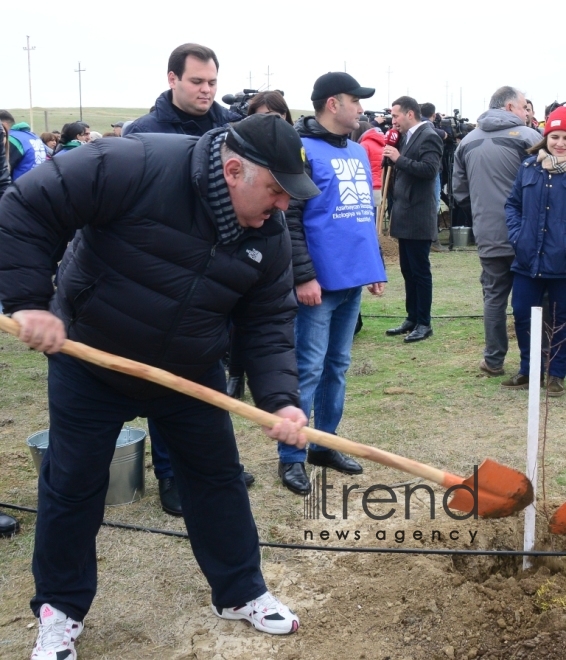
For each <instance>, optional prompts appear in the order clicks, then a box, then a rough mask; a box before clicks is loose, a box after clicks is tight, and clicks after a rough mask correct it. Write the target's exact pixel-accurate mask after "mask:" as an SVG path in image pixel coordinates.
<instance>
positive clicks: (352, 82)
mask: <svg viewBox="0 0 566 660" xmlns="http://www.w3.org/2000/svg"><path fill="white" fill-rule="evenodd" d="M336 94H351V95H352V96H357V97H358V98H359V99H369V98H370V97H371V96H373V95H374V94H375V88H374V87H361V86H360V83H359V82H358V81H357V80H356V79H355V78H353V77H352V76H351V75H350V74H349V73H346V72H345V71H329V72H328V73H325V74H324V75H323V76H320V78H317V79H316V81H315V83H314V87H313V90H312V94H311V101H323V100H324V99H329V98H330V97H331V96H336Z"/></svg>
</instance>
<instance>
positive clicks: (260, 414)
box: [0, 315, 463, 486]
mask: <svg viewBox="0 0 566 660" xmlns="http://www.w3.org/2000/svg"><path fill="white" fill-rule="evenodd" d="M19 329H20V326H19V325H18V323H16V321H14V320H12V319H9V318H8V317H6V316H2V315H0V330H4V331H5V332H8V333H10V334H12V335H14V336H16V337H17V336H18V335H19ZM61 353H65V354H67V355H71V356H73V357H75V358H78V359H79V360H84V361H85V362H90V363H92V364H96V365H98V366H99V367H104V368H106V369H111V370H113V371H119V372H121V373H123V374H128V375H130V376H136V377H137V378H143V379H144V380H149V381H151V382H153V383H157V384H158V385H163V386H164V387H168V388H170V389H172V390H175V391H176V392H181V393H182V394H187V395H189V396H192V397H194V398H195V399H200V400H201V401H205V402H206V403H210V404H211V405H213V406H216V407H218V408H223V409H224V410H228V411H229V412H231V413H234V414H235V415H239V416H240V417H245V418H246V419H249V420H251V421H252V422H256V423H257V424H260V425H262V426H267V427H269V428H271V427H273V426H274V425H275V424H277V423H278V422H280V421H281V417H278V416H277V415H273V414H271V413H268V412H265V411H264V410H260V409H259V408H254V407H253V406H250V405H248V404H247V403H244V402H243V401H238V400H237V399H232V398H230V397H229V396H226V395H225V394H221V393H220V392H217V391H216V390H212V389H210V388H208V387H204V385H199V384H198V383H193V382H192V381H190V380H187V379H186V378H181V377H180V376H175V375H174V374H172V373H169V372H168V371H164V370H163V369H158V368H157V367H150V366H149V365H147V364H143V363H141V362H136V361H135V360H129V359H127V358H123V357H119V356H117V355H112V354H111V353H105V352H104V351H100V350H98V349H96V348H91V347H90V346H87V345H86V344H81V343H79V342H75V341H71V340H70V339H67V340H66V341H65V343H64V344H63V347H62V348H61ZM302 430H303V432H304V434H305V435H306V436H307V438H308V439H309V440H310V441H312V442H315V443H316V444H318V445H322V446H323V447H327V448H328V449H336V450H338V451H342V452H346V453H348V454H352V455H353V456H358V457H360V458H366V459H368V460H370V461H374V462H376V463H381V464H382V465H387V466H388V467H392V468H395V469H397V470H401V471H402V472H408V473H409V474H413V475H416V476H417V477H422V478H423V479H427V480H428V481H433V482H434V483H437V484H440V485H444V486H446V485H453V484H454V483H461V482H462V481H463V479H462V478H461V477H456V476H455V475H451V474H449V473H446V472H443V471H442V470H438V469H437V468H433V467H432V466H430V465H424V464H423V463H418V462H417V461H413V460H411V459H409V458H404V457H402V456H397V455H396V454H391V453H389V452H387V451H383V450H381V449H377V448H375V447H369V446H367V445H363V444H361V443H359V442H353V441H352V440H346V438H341V437H339V436H336V435H331V434H330V433H325V432H324V431H319V430H317V429H313V428H310V427H308V426H307V427H305V428H304V429H302Z"/></svg>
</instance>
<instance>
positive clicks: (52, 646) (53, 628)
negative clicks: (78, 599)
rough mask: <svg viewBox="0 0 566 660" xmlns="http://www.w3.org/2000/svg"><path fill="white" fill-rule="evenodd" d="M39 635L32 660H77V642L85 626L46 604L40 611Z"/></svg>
mask: <svg viewBox="0 0 566 660" xmlns="http://www.w3.org/2000/svg"><path fill="white" fill-rule="evenodd" d="M38 622H39V634H38V636H37V641H36V642H35V646H34V647H33V652H32V654H31V660H76V658H77V652H76V650H75V640H76V639H77V637H78V636H79V635H80V634H81V632H82V631H83V627H84V626H83V624H82V622H79V621H73V619H71V618H70V617H68V616H67V615H66V614H65V613H64V612H61V611H60V610H58V609H56V608H55V607H52V606H51V605H48V604H47V603H45V604H44V605H42V606H41V609H40V610H39V619H38Z"/></svg>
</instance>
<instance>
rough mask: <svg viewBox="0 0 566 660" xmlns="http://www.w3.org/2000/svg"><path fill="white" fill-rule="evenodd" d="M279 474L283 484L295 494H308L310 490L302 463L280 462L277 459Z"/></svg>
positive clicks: (309, 483)
mask: <svg viewBox="0 0 566 660" xmlns="http://www.w3.org/2000/svg"><path fill="white" fill-rule="evenodd" d="M278 473H279V476H280V477H281V481H282V483H283V485H284V486H285V487H286V488H288V489H289V490H290V491H292V492H293V493H297V495H308V494H309V493H310V492H311V482H310V481H309V478H308V475H307V471H306V470H305V464H304V463H281V461H279V470H278Z"/></svg>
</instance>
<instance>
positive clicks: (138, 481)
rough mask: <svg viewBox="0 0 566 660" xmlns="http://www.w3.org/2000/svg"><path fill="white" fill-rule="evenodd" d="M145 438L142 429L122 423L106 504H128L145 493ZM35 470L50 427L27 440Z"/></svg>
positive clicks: (111, 466) (47, 438) (46, 442)
mask: <svg viewBox="0 0 566 660" xmlns="http://www.w3.org/2000/svg"><path fill="white" fill-rule="evenodd" d="M145 438H146V432H145V431H144V430H143V429H137V428H133V427H131V426H125V427H124V428H123V429H122V430H121V431H120V435H119V436H118V440H117V441H116V449H115V450H114V456H113V458H112V463H111V464H110V484H109V485H108V492H107V493H106V500H105V504H106V505H107V506H111V505H115V504H129V503H130V502H136V501H137V500H141V498H142V497H143V495H144V492H145V469H144V464H145ZM26 442H27V446H28V447H29V450H30V453H31V456H32V458H33V462H34V464H35V469H36V470H37V473H38V474H39V470H40V468H41V461H42V460H43V457H44V456H45V452H46V451H47V447H48V445H49V430H46V431H38V432H37V433H34V434H33V435H30V437H29V438H28V439H27V441H26Z"/></svg>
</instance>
